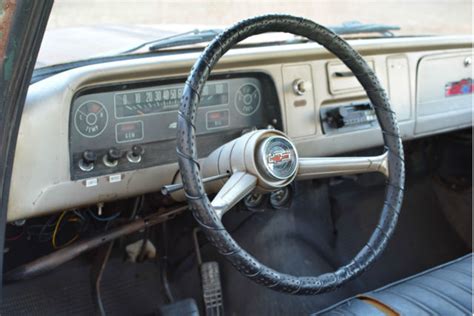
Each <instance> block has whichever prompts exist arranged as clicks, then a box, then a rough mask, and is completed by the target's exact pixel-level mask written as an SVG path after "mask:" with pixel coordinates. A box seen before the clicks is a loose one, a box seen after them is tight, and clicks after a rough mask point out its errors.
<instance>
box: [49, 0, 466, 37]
mask: <svg viewBox="0 0 474 316" xmlns="http://www.w3.org/2000/svg"><path fill="white" fill-rule="evenodd" d="M265 13H289V14H294V15H300V16H305V17H308V18H310V19H313V20H314V21H317V22H318V23H321V24H326V25H334V24H339V23H342V22H344V21H353V20H358V21H360V22H365V23H371V22H373V23H387V24H396V25H400V26H401V28H402V30H401V32H400V34H456V33H457V34H459V33H463V34H466V33H471V31H472V28H471V26H472V1H471V0H306V1H301V0H299V1H298V0H295V1H289V0H286V1H284V0H271V1H270V0H233V1H230V0H186V1H185V0H56V2H55V4H54V8H53V12H52V15H51V18H50V21H49V25H48V28H49V29H54V28H60V27H71V26H94V25H104V24H114V25H131V24H192V25H197V24H199V25H219V26H225V25H229V24H232V23H235V22H236V21H238V20H240V19H243V18H246V17H250V16H253V15H258V14H265Z"/></svg>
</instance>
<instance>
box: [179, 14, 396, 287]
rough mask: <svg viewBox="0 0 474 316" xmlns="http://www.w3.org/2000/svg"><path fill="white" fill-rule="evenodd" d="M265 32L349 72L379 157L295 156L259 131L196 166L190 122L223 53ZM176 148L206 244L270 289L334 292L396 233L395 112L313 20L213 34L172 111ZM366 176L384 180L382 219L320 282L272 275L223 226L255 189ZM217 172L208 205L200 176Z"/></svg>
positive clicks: (264, 20) (244, 25) (351, 53)
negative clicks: (318, 48)
mask: <svg viewBox="0 0 474 316" xmlns="http://www.w3.org/2000/svg"><path fill="white" fill-rule="evenodd" d="M265 32H287V33H292V34H295V35H299V36H304V37H306V38H308V39H310V40H312V41H315V42H317V43H319V44H321V45H322V46H324V47H325V48H326V49H328V50H329V51H330V52H331V53H333V54H334V55H336V56H337V57H338V58H339V59H340V60H341V61H342V62H343V63H344V64H346V65H347V67H349V68H350V69H351V70H352V72H353V73H354V75H355V76H356V77H357V79H358V81H359V82H360V83H361V85H362V86H363V87H364V89H365V91H366V93H367V96H368V97H369V99H370V101H371V103H372V105H373V107H374V110H375V113H376V116H377V119H378V122H379V125H380V128H381V130H382V133H383V141H384V145H385V147H384V148H385V150H384V153H383V154H382V155H380V156H373V157H347V158H344V157H334V158H328V157H324V158H323V157H320V158H299V157H298V154H297V150H296V147H295V146H294V145H293V143H292V141H291V140H290V139H289V138H288V137H287V136H286V135H285V134H284V133H282V132H280V131H276V130H257V131H253V132H249V133H246V134H244V135H242V136H241V137H239V138H237V139H234V140H232V141H231V142H229V143H227V144H225V145H223V146H221V147H220V148H218V149H217V150H216V151H214V152H213V153H212V154H211V155H209V156H208V157H207V158H205V159H204V162H203V163H202V166H200V163H199V161H198V158H197V150H196V137H195V134H196V128H195V125H194V124H195V121H196V109H197V106H198V104H199V99H200V95H201V92H202V89H203V86H204V84H205V83H206V80H207V79H208V77H209V74H210V73H211V70H212V69H213V67H214V66H215V65H216V63H217V61H218V60H219V59H220V58H221V57H222V55H224V53H225V52H227V51H228V50H229V49H230V48H232V47H233V46H234V45H235V44H237V43H238V42H240V41H242V40H244V39H246V38H247V37H250V36H252V35H257V34H261V33H265ZM176 149H177V154H178V162H179V168H180V172H181V177H182V181H183V185H184V192H185V195H186V198H187V200H188V203H189V206H190V209H191V210H192V212H193V215H194V217H195V219H196V221H197V222H198V223H199V225H200V226H201V229H202V230H203V231H204V232H205V234H206V236H207V238H208V239H209V241H210V242H211V244H212V245H214V246H215V247H216V248H217V250H218V251H219V252H220V253H221V254H222V255H223V256H225V257H226V258H227V260H229V261H230V263H231V264H232V265H233V266H234V267H235V268H236V269H237V270H238V271H240V272H241V273H242V274H243V275H245V276H246V277H248V278H249V279H251V280H253V281H255V282H257V283H259V284H262V285H264V286H266V287H268V288H271V289H273V290H276V291H280V292H285V293H291V294H299V295H314V294H318V293H324V292H328V291H331V290H333V289H335V288H337V287H340V286H341V285H343V284H344V283H346V282H347V281H349V280H351V279H354V278H355V277H357V276H358V275H360V274H361V273H362V272H363V271H364V270H366V269H367V267H369V266H370V265H371V264H372V263H373V262H374V261H375V260H376V259H377V258H378V257H379V256H380V255H381V253H382V252H383V250H384V249H385V247H386V246H387V243H388V241H389V239H390V238H391V236H392V234H393V232H394V230H395V226H396V224H397V219H398V215H399V212H400V207H401V204H402V199H403V190H404V188H403V186H404V179H405V167H404V159H403V148H402V141H401V138H400V133H399V128H398V124H397V120H396V118H395V113H394V112H393V111H392V110H391V108H390V103H389V100H388V97H387V95H386V93H385V91H384V89H383V88H382V87H381V85H380V83H379V80H378V79H377V77H376V76H375V74H374V73H373V72H372V70H371V69H370V68H369V66H368V65H367V63H366V62H365V61H364V59H363V58H362V57H361V56H360V55H359V54H358V53H357V52H356V51H355V50H354V49H353V48H352V47H351V46H350V45H349V44H348V43H347V42H346V41H344V40H343V39H342V38H340V37H339V36H337V35H336V34H335V33H333V32H332V31H330V30H329V29H327V28H325V27H323V26H321V25H319V24H317V23H315V22H313V21H310V20H307V19H304V18H301V17H294V16H290V15H265V16H257V17H253V18H250V19H246V20H243V21H241V22H239V23H237V24H235V25H234V26H232V27H230V28H228V29H227V30H225V31H224V32H222V33H221V34H219V35H218V36H216V38H215V39H214V40H213V41H212V42H211V43H210V44H209V45H208V46H207V48H206V49H205V50H204V52H203V53H202V54H201V55H200V57H199V58H198V59H197V61H196V63H195V64H194V66H193V68H192V69H191V72H190V74H189V76H188V79H187V81H186V85H185V87H184V90H183V96H182V99H181V105H180V108H179V112H178V134H177V148H176ZM364 172H380V173H382V174H384V175H385V177H386V190H385V201H384V204H383V207H382V211H381V215H380V219H379V222H378V225H377V227H376V228H375V230H374V231H373V233H372V235H371V237H370V239H369V241H368V242H367V243H366V244H365V246H364V247H363V248H362V249H361V250H360V251H359V252H358V253H357V255H356V256H355V257H354V258H353V259H352V260H351V261H350V262H349V263H347V264H346V265H344V266H342V267H340V268H338V269H337V270H336V271H334V272H331V273H325V274H322V275H319V276H293V275H289V274H284V273H280V272H278V271H275V270H273V269H271V268H269V267H267V266H265V265H264V264H262V263H261V262H259V261H258V260H257V259H256V258H254V257H253V256H251V255H250V254H249V253H247V252H246V251H245V250H244V249H242V248H241V247H240V246H239V245H238V244H237V242H236V241H235V240H234V239H233V238H232V237H231V236H230V234H229V233H228V231H227V230H226V228H225V227H224V225H223V224H222V216H223V215H224V213H225V212H227V211H228V210H229V209H231V208H232V206H234V205H235V204H236V203H237V202H239V201H240V200H241V199H242V198H244V197H245V196H246V195H247V194H249V193H250V192H252V191H254V190H255V191H257V192H270V191H273V190H277V189H280V188H282V187H284V186H287V185H288V184H290V183H291V182H292V181H293V180H295V179H296V180H299V179H311V178H320V177H328V176H337V175H345V174H357V173H364ZM223 173H227V174H228V176H229V178H228V180H227V181H224V180H218V181H214V182H213V184H212V185H210V186H212V187H214V188H215V187H216V186H220V187H221V188H220V190H219V191H218V193H217V195H216V196H215V198H214V199H213V200H212V202H211V201H210V200H209V197H208V196H207V194H206V191H205V188H204V184H203V174H205V175H206V176H209V175H211V176H212V175H214V176H217V175H220V174H223ZM215 178H219V177H215ZM220 178H222V177H220ZM216 183H217V184H216ZM207 189H208V190H209V185H208V186H207Z"/></svg>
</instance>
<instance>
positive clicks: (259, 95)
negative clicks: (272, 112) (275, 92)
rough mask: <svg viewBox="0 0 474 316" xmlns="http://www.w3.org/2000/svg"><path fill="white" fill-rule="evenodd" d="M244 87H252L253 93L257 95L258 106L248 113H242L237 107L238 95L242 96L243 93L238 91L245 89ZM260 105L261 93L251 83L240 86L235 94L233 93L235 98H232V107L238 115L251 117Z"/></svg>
mask: <svg viewBox="0 0 474 316" xmlns="http://www.w3.org/2000/svg"><path fill="white" fill-rule="evenodd" d="M245 86H253V87H254V88H255V91H257V93H258V104H257V106H256V107H255V109H253V111H252V112H250V113H243V112H242V111H240V109H239V107H238V106H237V96H238V95H239V93H240V94H242V95H243V93H241V92H240V90H241V89H242V88H243V87H245ZM261 104H262V93H261V91H260V89H259V87H257V86H256V85H255V84H254V83H251V82H246V83H244V84H242V85H241V86H240V87H239V88H238V89H237V92H236V93H235V96H234V107H235V109H236V110H237V112H239V114H240V115H243V116H250V115H253V114H255V113H256V112H257V111H258V109H259V108H260V105H261Z"/></svg>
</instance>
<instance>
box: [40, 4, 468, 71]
mask: <svg viewBox="0 0 474 316" xmlns="http://www.w3.org/2000/svg"><path fill="white" fill-rule="evenodd" d="M267 13H286V14H293V15H298V16H304V17H307V18H310V19H312V20H314V21H316V22H318V23H320V24H323V25H326V26H332V25H338V24H341V23H343V22H350V21H359V22H362V23H384V24H389V25H398V26H400V28H401V30H400V31H396V32H395V35H397V36H401V35H435V34H444V35H451V34H472V2H471V0H312V1H308V0H306V1H301V0H300V1H289V0H285V1H284V0H272V1H270V0H233V1H230V0H186V1H185V0H56V1H55V4H54V7H53V11H52V13H51V17H50V19H49V23H48V27H47V31H46V34H45V37H44V40H43V44H42V46H41V50H40V53H39V57H38V61H37V64H36V66H37V67H44V66H48V65H52V64H58V63H64V62H69V61H74V60H82V59H86V58H92V57H96V56H105V55H107V56H109V55H114V54H117V53H119V52H122V51H125V50H128V49H130V48H132V47H135V46H137V45H140V44H141V43H144V42H148V41H152V40H156V39H159V38H163V37H166V36H170V35H172V34H176V33H182V32H187V31H190V30H193V29H197V28H199V29H206V28H225V27H227V26H229V25H231V24H233V23H235V22H237V21H239V20H241V19H244V18H248V17H251V16H255V15H260V14H267ZM272 36H275V35H272Z"/></svg>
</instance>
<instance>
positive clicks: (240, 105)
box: [235, 83, 261, 116]
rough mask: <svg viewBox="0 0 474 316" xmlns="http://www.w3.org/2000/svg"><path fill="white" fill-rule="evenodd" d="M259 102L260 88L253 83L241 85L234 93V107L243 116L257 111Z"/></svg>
mask: <svg viewBox="0 0 474 316" xmlns="http://www.w3.org/2000/svg"><path fill="white" fill-rule="evenodd" d="M260 102H261V95H260V90H259V89H258V87H257V86H256V85H254V84H253V83H246V84H244V85H242V86H241V87H240V88H239V90H238V91H237V93H236V94H235V108H236V109H237V111H238V112H239V113H240V114H242V115H244V116H249V115H252V114H254V113H255V112H257V110H258V108H259V106H260Z"/></svg>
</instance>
